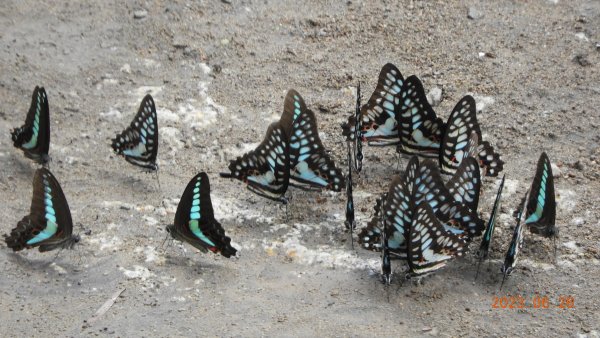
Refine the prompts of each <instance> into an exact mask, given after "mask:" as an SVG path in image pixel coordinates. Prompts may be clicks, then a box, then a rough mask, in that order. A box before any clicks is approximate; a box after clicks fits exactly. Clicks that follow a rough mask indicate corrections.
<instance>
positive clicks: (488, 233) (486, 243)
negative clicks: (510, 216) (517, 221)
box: [475, 175, 506, 279]
mask: <svg viewBox="0 0 600 338" xmlns="http://www.w3.org/2000/svg"><path fill="white" fill-rule="evenodd" d="M505 176H506V175H505ZM505 176H502V181H501V182H500V186H499V187H498V194H496V201H495V202H494V207H493V208H492V213H491V214H490V219H489V220H488V223H487V227H486V228H485V232H484V233H483V238H482V239H481V244H480V245H479V250H478V251H477V257H478V258H479V263H478V264H477V274H476V275H475V279H477V276H479V266H480V265H481V262H482V261H483V260H484V259H486V258H488V254H489V251H490V244H491V243H492V236H493V235H494V229H496V217H498V210H499V209H500V199H501V198H502V189H503V188H504V178H505Z"/></svg>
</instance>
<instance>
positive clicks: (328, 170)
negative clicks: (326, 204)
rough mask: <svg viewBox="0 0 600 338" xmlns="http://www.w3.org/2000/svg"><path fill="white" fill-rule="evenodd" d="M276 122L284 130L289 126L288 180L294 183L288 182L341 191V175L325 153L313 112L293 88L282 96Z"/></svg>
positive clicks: (297, 185) (342, 179) (301, 185)
mask: <svg viewBox="0 0 600 338" xmlns="http://www.w3.org/2000/svg"><path fill="white" fill-rule="evenodd" d="M280 122H281V124H282V125H283V126H284V128H286V130H289V128H291V132H290V134H289V154H290V155H289V158H290V179H291V180H294V181H296V182H297V183H296V184H292V183H290V185H294V186H296V187H300V188H305V189H309V188H311V187H314V188H319V189H322V188H326V189H329V190H333V191H342V189H343V188H344V187H345V182H344V181H345V179H344V175H343V174H342V171H341V170H340V169H338V168H336V167H335V163H334V162H333V160H331V158H330V157H329V155H328V154H327V153H326V152H325V147H324V146H323V143H322V142H321V139H320V138H319V132H318V130H317V120H316V117H315V114H314V113H313V112H312V110H310V109H308V108H307V107H306V104H305V103H304V100H303V99H302V97H301V96H300V94H298V92H296V91H295V90H293V89H292V90H290V91H289V92H288V94H287V95H286V97H285V102H284V109H283V114H282V116H281V119H280Z"/></svg>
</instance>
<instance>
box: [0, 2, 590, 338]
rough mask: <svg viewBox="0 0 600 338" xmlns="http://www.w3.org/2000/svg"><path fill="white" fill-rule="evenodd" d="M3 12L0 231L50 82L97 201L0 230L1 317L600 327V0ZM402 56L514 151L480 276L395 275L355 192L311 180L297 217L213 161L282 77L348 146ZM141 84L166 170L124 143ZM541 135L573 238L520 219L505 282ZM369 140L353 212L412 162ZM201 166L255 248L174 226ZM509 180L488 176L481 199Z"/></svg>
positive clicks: (256, 136)
mask: <svg viewBox="0 0 600 338" xmlns="http://www.w3.org/2000/svg"><path fill="white" fill-rule="evenodd" d="M121 3H124V4H121ZM100 4H102V5H100ZM468 13H470V14H471V17H473V18H469V17H468ZM0 27H1V28H2V29H0V44H1V46H2V48H0V94H1V98H2V99H1V100H0V131H1V134H2V135H4V137H2V138H0V144H1V145H2V146H1V148H0V159H1V160H0V189H1V191H2V193H1V195H0V203H1V204H2V208H0V216H1V217H2V219H3V222H2V225H1V229H0V230H1V231H0V232H2V233H6V232H9V231H10V229H11V228H12V227H13V226H14V225H16V223H17V221H18V220H19V219H21V217H22V216H23V215H24V214H25V213H27V211H28V210H29V204H30V201H31V180H32V177H33V172H34V170H35V168H36V167H35V165H34V164H33V163H32V162H31V161H29V160H27V159H25V158H24V156H23V155H22V153H21V152H20V151H19V150H17V149H15V148H13V147H12V144H11V141H10V137H9V130H10V129H11V128H13V127H16V126H20V125H21V124H22V123H23V120H24V117H25V112H26V111H27V109H28V105H29V102H30V97H31V92H32V90H33V88H34V87H35V85H43V86H45V88H46V90H47V92H48V95H49V102H50V112H51V121H52V122H51V123H52V127H51V128H52V144H51V149H50V155H51V156H52V158H53V162H52V164H51V169H52V171H53V173H54V174H55V175H56V177H57V178H58V179H59V181H60V182H61V185H62V187H63V190H64V191H65V194H66V196H67V198H68V201H69V205H70V207H71V212H72V214H73V219H74V222H76V223H78V224H81V225H82V226H81V227H79V226H78V227H77V230H76V231H79V232H80V234H81V235H82V242H81V245H79V246H78V247H76V250H74V251H69V252H66V251H63V252H61V253H60V254H59V255H58V257H56V255H55V254H54V253H48V254H40V253H38V252H37V251H28V252H21V253H17V254H14V253H12V252H11V251H10V250H9V249H8V248H6V247H5V246H4V243H2V244H0V262H1V263H0V269H1V273H0V276H1V277H0V286H1V290H0V317H1V318H2V319H1V322H2V325H1V330H2V331H1V332H0V335H2V336H6V337H12V336H88V335H112V336H122V337H126V336H196V335H197V336H200V335H203V336H204V335H206V336H314V335H320V336H396V337H397V336H409V335H410V336H429V335H434V336H435V335H438V336H520V335H536V336H547V337H549V336H588V337H597V336H598V335H599V334H600V311H599V310H598V308H599V305H600V300H599V298H598V287H599V286H600V278H599V277H600V244H599V243H600V242H599V241H598V234H597V233H598V226H599V225H600V223H599V221H598V219H599V218H600V210H599V208H598V191H599V189H600V181H599V178H600V174H599V170H600V145H599V143H600V136H599V135H600V133H599V132H598V128H599V127H600V114H599V113H598V107H600V71H598V66H599V65H600V52H599V51H598V47H597V43H598V42H600V2H599V1H597V0H577V1H566V0H554V1H546V0H531V1H475V0H464V1H360V0H359V1H356V0H353V1H307V2H295V1H274V0H264V1H252V0H246V1H236V0H232V1H216V0H214V1H124V2H97V3H94V4H87V3H86V2H78V1H76V2H72V1H45V2H44V1H43V2H40V1H29V0H27V1H12V0H5V1H2V3H1V4H0ZM486 53H487V54H486ZM386 62H392V63H394V64H396V66H398V68H399V69H400V70H401V71H402V72H403V74H404V75H405V76H408V75H411V74H417V75H418V76H419V77H420V78H421V79H422V80H423V82H424V86H425V88H426V90H428V91H429V90H431V89H433V88H440V89H442V90H443V95H442V101H441V103H440V104H439V105H437V106H436V107H435V109H436V111H437V112H438V114H439V115H440V116H441V117H442V118H443V119H445V118H447V116H448V115H449V113H450V110H451V109H452V107H453V106H454V104H455V102H457V101H458V100H459V99H460V98H461V97H462V96H463V95H465V94H467V93H472V94H473V95H474V96H475V97H476V99H477V102H478V108H480V109H481V112H480V113H479V114H478V118H479V121H480V124H481V126H482V130H483V133H484V138H485V139H487V140H489V141H491V142H492V144H494V145H495V146H496V148H497V150H499V151H500V153H501V154H502V156H503V159H504V161H505V173H506V174H507V186H506V188H505V193H504V195H503V197H504V203H503V207H502V214H501V216H500V224H499V228H498V229H497V232H496V237H495V239H494V241H493V248H492V250H493V253H492V257H493V259H492V260H491V262H490V264H489V267H488V266H487V265H486V266H484V267H485V268H484V269H483V270H482V275H481V276H480V278H479V279H478V280H477V282H474V276H475V262H476V261H475V259H474V257H473V255H472V254H469V255H467V257H465V258H464V259H461V260H458V261H455V262H453V263H451V264H450V266H449V267H448V268H446V269H444V270H442V271H439V272H438V273H436V274H435V275H433V276H431V277H426V278H423V279H422V280H421V282H420V283H415V282H414V281H413V280H411V281H404V282H403V278H402V277H401V276H402V275H403V273H402V269H403V266H401V265H398V264H397V265H395V266H394V269H395V270H396V276H395V282H394V284H393V285H392V286H391V287H389V288H387V289H386V288H384V287H383V285H382V284H380V283H379V280H378V269H379V261H378V255H377V254H376V253H371V252H366V251H364V250H362V249H356V250H352V249H351V247H350V241H349V236H348V234H347V232H345V228H344V225H343V215H344V212H343V211H344V199H345V197H344V196H343V194H336V193H299V192H297V191H295V192H294V198H293V202H292V205H291V208H290V212H291V215H292V216H291V218H290V219H289V220H288V221H287V222H286V219H285V213H284V211H283V210H282V209H281V208H280V207H279V206H277V205H275V204H274V203H272V202H270V201H267V200H264V199H262V198H259V197H257V196H255V195H253V194H251V193H250V192H248V191H247V190H246V189H245V188H244V186H243V185H242V184H241V183H240V182H237V181H231V180H226V179H221V178H219V177H218V172H220V171H223V170H225V168H226V166H227V164H228V161H229V160H230V159H233V158H234V157H235V156H238V155H240V154H242V153H244V152H245V151H248V150H249V149H252V148H253V147H254V146H255V145H256V144H257V143H258V142H259V141H260V140H261V139H262V137H263V135H264V132H265V130H266V127H267V125H268V124H269V123H270V122H271V121H273V120H275V119H277V118H278V116H279V114H280V112H281V110H282V105H283V98H284V96H285V93H286V92H287V90H288V89H290V88H295V89H296V90H298V91H299V92H300V93H301V94H302V95H303V96H304V98H305V100H306V102H307V104H308V105H309V107H311V108H313V109H314V110H315V111H316V112H317V118H318V121H319V124H320V134H321V138H322V140H323V142H324V144H325V146H326V147H327V148H328V149H330V150H331V152H332V155H333V157H334V158H335V159H336V162H337V163H338V164H339V165H341V164H342V163H344V161H343V160H344V159H345V153H344V151H345V145H344V143H343V138H342V136H341V129H340V128H339V124H340V123H341V122H343V121H344V120H345V119H346V116H347V113H348V112H349V111H351V110H352V108H353V102H354V97H353V95H354V88H355V86H356V84H357V82H358V81H359V80H360V81H361V82H362V83H363V91H364V92H365V93H366V92H368V93H370V91H371V90H372V89H373V88H374V86H375V81H376V79H377V75H378V73H379V70H380V68H381V66H382V65H383V64H385V63H386ZM147 92H150V93H152V94H153V96H154V98H155V101H156V104H157V107H158V114H159V127H160V129H159V131H160V147H159V164H160V180H161V184H162V189H161V190H160V191H159V189H158V187H157V184H156V180H155V179H153V177H152V176H151V175H148V174H144V173H142V172H141V171H140V170H139V169H138V168H136V167H134V166H132V165H130V164H128V163H126V162H125V161H124V160H123V159H122V158H118V157H116V156H115V155H113V154H112V152H111V149H110V146H109V145H110V138H111V137H113V136H114V135H115V134H116V133H117V132H120V131H121V129H122V128H124V127H125V126H126V125H128V124H129V122H130V120H131V118H132V117H133V115H134V113H135V111H136V110H137V107H138V105H139V102H140V100H141V99H142V97H143V96H144V94H145V93H147ZM542 150H545V151H547V152H548V154H549V156H550V159H551V160H552V161H553V162H554V163H556V164H558V166H559V168H560V173H556V174H557V175H556V176H558V177H557V178H556V180H555V184H556V189H557V201H558V213H557V225H558V227H559V228H560V234H561V237H560V241H559V246H558V257H557V261H556V262H555V261H554V258H553V247H552V243H551V242H550V241H548V240H544V239H542V238H540V237H534V236H530V235H529V233H526V234H527V235H526V238H525V247H524V251H523V255H522V256H521V260H520V261H519V264H518V269H517V270H516V271H515V272H514V273H513V275H512V276H511V277H510V279H509V280H508V281H507V283H506V284H505V286H504V288H503V290H502V291H499V281H500V277H501V275H500V274H499V268H500V265H501V260H502V259H503V256H504V253H505V252H506V249H507V246H508V242H509V240H510V237H511V233H512V230H511V227H513V226H514V224H513V221H512V219H511V217H510V215H511V214H512V211H513V210H514V208H515V207H516V206H517V203H518V201H519V200H520V198H521V196H522V195H523V194H524V193H525V190H526V189H527V187H528V186H529V184H530V182H531V180H532V178H533V174H534V173H533V171H534V168H535V164H536V161H537V158H538V156H539V153H540V152H541V151H542ZM365 154H366V161H365V168H364V170H365V174H364V175H363V177H362V178H361V179H360V180H359V181H358V182H357V186H355V188H354V191H355V203H356V204H357V206H358V214H357V217H358V220H359V221H360V223H361V226H364V225H365V223H366V221H367V220H368V219H369V217H370V215H371V210H372V205H373V203H374V200H375V197H376V196H377V195H378V194H379V193H380V192H381V191H383V190H385V189H387V188H386V187H387V185H388V184H389V182H390V177H391V175H393V174H394V173H395V172H396V162H397V157H396V156H395V154H394V150H393V149H392V148H389V149H381V148H368V147H367V148H365ZM407 162H408V160H407V159H406V158H402V159H401V165H402V167H403V166H404V165H406V163H407ZM344 168H345V165H344ZM201 170H202V171H206V172H208V173H209V176H210V178H211V185H212V187H213V192H212V196H213V203H214V205H215V214H216V218H217V219H219V220H220V221H221V223H222V224H223V226H224V228H225V229H226V231H227V233H228V235H229V236H230V237H231V238H232V239H233V242H234V245H235V246H236V247H237V248H238V249H239V258H236V259H230V260H227V259H225V258H223V257H220V256H216V255H212V254H205V255H203V254H200V253H198V252H196V251H195V250H194V249H193V248H192V247H191V246H189V245H180V244H178V243H173V244H170V243H169V242H167V243H166V244H164V245H163V241H164V239H165V235H166V232H165V230H164V227H165V225H166V224H169V223H171V222H172V220H173V217H174V212H175V208H176V205H177V202H178V199H179V197H180V195H181V193H182V192H183V189H184V187H185V185H186V184H187V182H188V180H189V179H190V178H191V177H192V176H194V175H195V174H196V173H197V172H198V171H201ZM497 183H498V182H497V181H496V180H495V179H489V178H488V179H486V180H485V182H484V193H483V195H482V201H481V203H480V212H481V213H482V215H483V216H485V217H487V215H488V214H489V211H490V209H491V205H492V203H493V199H494V194H495V189H496V186H497ZM475 243H478V240H476V241H475ZM123 290H124V291H123ZM121 291H122V293H121V294H120V296H119V297H118V298H116V302H115V303H114V305H113V306H112V307H110V309H109V310H108V311H107V312H106V313H105V314H103V315H102V316H100V317H99V318H97V319H95V320H91V321H90V318H92V317H93V315H94V313H95V312H96V311H97V310H98V309H99V308H100V307H101V306H102V304H104V303H105V302H106V301H107V300H109V299H110V298H111V297H113V296H115V294H118V293H119V292H121ZM507 294H509V295H521V296H523V297H526V298H528V299H531V297H533V296H534V295H536V294H539V295H547V296H548V297H549V299H550V300H551V303H552V304H554V305H556V304H558V298H559V297H560V296H561V295H571V296H573V297H574V299H575V306H576V308H575V309H566V310H565V309H557V308H552V309H527V310H514V309H513V310H509V309H494V308H492V302H493V298H494V297H495V296H502V295H507Z"/></svg>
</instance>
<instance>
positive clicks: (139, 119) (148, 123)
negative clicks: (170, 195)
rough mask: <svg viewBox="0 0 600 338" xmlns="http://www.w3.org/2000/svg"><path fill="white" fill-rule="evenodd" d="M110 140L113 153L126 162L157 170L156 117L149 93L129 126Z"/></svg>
mask: <svg viewBox="0 0 600 338" xmlns="http://www.w3.org/2000/svg"><path fill="white" fill-rule="evenodd" d="M111 141H112V144H111V147H112V148H113V150H114V151H115V153H117V154H119V155H123V156H124V157H125V160H126V161H127V162H129V163H131V164H134V165H136V166H139V167H142V168H145V169H148V170H151V171H156V170H158V165H157V163H156V157H157V154H158V119H157V116H156V106H155V105H154V100H153V99H152V96H151V95H150V94H148V95H146V96H145V97H144V99H143V100H142V103H141V104H140V107H139V109H138V112H137V114H136V115H135V117H134V118H133V121H132V122H131V124H130V125H129V127H127V128H126V129H125V130H124V131H123V132H122V133H121V134H118V135H117V136H116V137H115V138H114V139H112V140H111Z"/></svg>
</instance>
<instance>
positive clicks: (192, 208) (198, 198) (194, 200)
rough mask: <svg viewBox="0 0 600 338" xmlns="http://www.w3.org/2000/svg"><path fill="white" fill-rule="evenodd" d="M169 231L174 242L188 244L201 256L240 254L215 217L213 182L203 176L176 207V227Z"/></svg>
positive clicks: (193, 181) (192, 183)
mask: <svg viewBox="0 0 600 338" xmlns="http://www.w3.org/2000/svg"><path fill="white" fill-rule="evenodd" d="M167 231H168V232H169V234H171V236H172V237H173V238H174V239H176V240H178V241H182V242H187V243H189V244H191V245H192V246H193V247H195V248H196V249H198V250H200V251H201V252H207V251H208V250H210V251H212V252H214V253H220V254H221V255H223V256H225V257H227V258H229V257H231V256H235V254H236V252H237V250H236V249H235V248H234V247H233V246H231V238H229V237H227V236H226V235H225V230H223V227H222V226H221V224H220V223H219V222H218V221H217V220H216V219H215V217H214V212H213V207H212V202H211V200H210V182H209V180H208V175H206V173H204V172H201V173H199V174H197V175H196V176H194V177H193V178H192V179H191V180H190V182H189V183H188V185H187V186H186V188H185V190H184V192H183V195H182V196H181V200H180V201H179V205H178V206H177V212H176V213H175V223H174V224H172V225H168V226H167Z"/></svg>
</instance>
